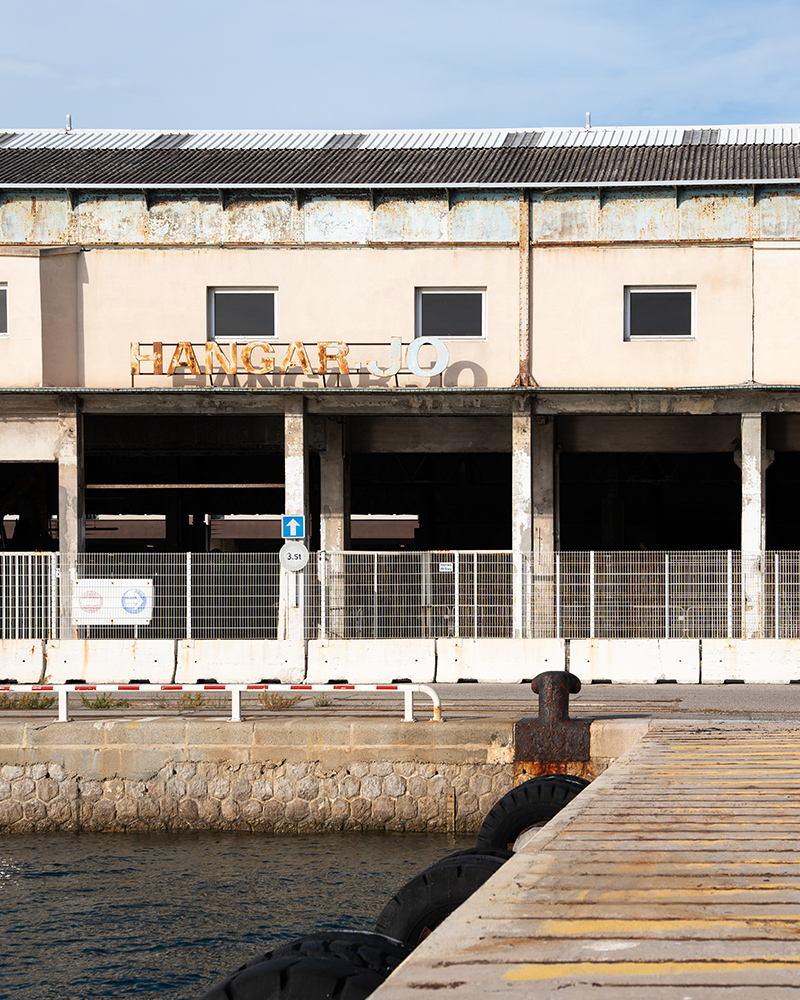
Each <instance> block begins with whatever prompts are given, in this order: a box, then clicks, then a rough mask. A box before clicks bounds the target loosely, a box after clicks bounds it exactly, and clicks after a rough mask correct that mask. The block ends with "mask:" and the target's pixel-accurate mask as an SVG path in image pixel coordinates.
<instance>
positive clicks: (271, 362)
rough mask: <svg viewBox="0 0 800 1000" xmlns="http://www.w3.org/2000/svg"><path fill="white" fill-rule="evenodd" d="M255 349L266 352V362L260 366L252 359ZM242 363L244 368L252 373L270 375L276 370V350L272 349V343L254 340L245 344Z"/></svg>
mask: <svg viewBox="0 0 800 1000" xmlns="http://www.w3.org/2000/svg"><path fill="white" fill-rule="evenodd" d="M255 350H261V351H263V352H264V363H263V364H262V365H261V367H260V368H256V366H255V365H254V364H253V362H252V360H251V358H252V354H253V351H255ZM242 365H243V366H244V370H245V371H247V372H250V374H251V375H269V373H270V372H273V371H274V370H275V352H274V351H273V350H272V344H266V343H265V342H264V341H263V340H254V341H252V342H251V343H249V344H245V345H244V347H243V348H242Z"/></svg>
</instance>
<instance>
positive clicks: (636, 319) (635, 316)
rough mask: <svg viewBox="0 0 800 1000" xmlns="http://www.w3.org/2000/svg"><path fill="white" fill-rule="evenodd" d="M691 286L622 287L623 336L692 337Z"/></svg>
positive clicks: (631, 338) (626, 337) (692, 300)
mask: <svg viewBox="0 0 800 1000" xmlns="http://www.w3.org/2000/svg"><path fill="white" fill-rule="evenodd" d="M694 300H695V289H694V288H691V287H690V288H676V287H666V286H662V287H648V288H644V287H643V288H626V289H625V339H626V340H646V339H649V340H661V339H664V340H674V339H683V340H687V339H691V338H692V337H694V314H695V308H694Z"/></svg>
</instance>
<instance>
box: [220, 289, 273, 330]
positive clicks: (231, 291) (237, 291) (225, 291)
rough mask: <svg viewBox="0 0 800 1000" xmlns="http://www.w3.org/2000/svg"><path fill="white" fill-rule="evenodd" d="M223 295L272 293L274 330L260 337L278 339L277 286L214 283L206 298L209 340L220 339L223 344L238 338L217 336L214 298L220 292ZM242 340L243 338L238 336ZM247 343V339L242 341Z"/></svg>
mask: <svg viewBox="0 0 800 1000" xmlns="http://www.w3.org/2000/svg"><path fill="white" fill-rule="evenodd" d="M220 292H221V293H222V294H223V295H240V294H242V293H245V292H246V293H248V294H251V295H252V294H253V293H256V294H259V295H271V296H272V298H273V310H274V311H273V319H274V322H273V332H272V334H271V335H268V334H265V335H263V336H261V337H259V339H261V340H277V339H278V289H277V286H276V287H271V286H269V285H214V286H211V287H209V288H208V296H207V300H206V303H207V304H206V316H207V321H208V323H207V336H208V339H209V340H213V341H217V340H218V341H219V343H221V344H231V343H234V342H235V341H236V340H237V338H235V337H222V338H221V339H220V338H218V337H217V332H216V330H215V329H214V316H215V310H214V300H215V298H216V296H217V294H218V293H220ZM238 339H239V340H242V338H238ZM242 342H243V343H246V341H242Z"/></svg>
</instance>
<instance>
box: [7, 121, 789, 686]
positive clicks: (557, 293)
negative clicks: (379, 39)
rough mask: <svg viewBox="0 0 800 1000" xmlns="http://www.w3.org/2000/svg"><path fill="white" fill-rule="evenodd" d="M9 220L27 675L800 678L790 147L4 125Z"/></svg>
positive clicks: (752, 142) (11, 639)
mask: <svg viewBox="0 0 800 1000" xmlns="http://www.w3.org/2000/svg"><path fill="white" fill-rule="evenodd" d="M0 195H1V197H0V463H1V464H0V525H2V536H1V537H0V542H2V545H3V549H4V554H3V555H2V557H0V558H1V559H2V567H3V573H2V581H0V582H2V593H0V606H2V608H1V611H0V613H1V614H2V620H1V621H0V625H1V626H2V628H0V639H2V640H3V643H4V646H3V648H4V649H8V650H11V651H12V652H9V653H8V656H12V655H13V656H17V655H18V647H17V646H15V645H14V643H20V642H21V643H28V644H31V643H33V645H32V646H31V649H32V650H33V653H32V654H31V655H33V657H34V661H35V662H38V660H36V657H38V656H39V652H38V649H39V646H36V643H39V644H40V645H41V650H42V653H41V655H42V658H43V663H44V661H45V660H46V659H47V657H48V656H49V655H50V656H51V657H53V661H52V662H51V663H50V665H49V668H48V676H53V675H54V670H55V660H56V659H57V656H58V655H60V654H57V653H54V652H52V651H54V650H55V651H57V650H69V649H72V648H73V647H74V649H76V650H77V649H79V648H80V650H82V652H81V654H80V655H81V656H83V655H84V653H85V651H86V650H87V649H90V650H91V649H99V648H100V646H99V645H98V643H102V642H117V643H125V644H127V645H125V649H127V650H129V651H130V650H133V652H131V653H130V655H131V656H137V657H139V658H140V659H141V658H142V657H144V660H142V662H147V663H150V662H151V661H150V660H148V659H147V657H148V656H150V655H151V652H152V650H154V649H155V648H156V646H155V644H157V643H160V644H161V645H160V646H159V649H161V650H162V651H161V652H160V653H159V654H158V656H159V657H160V658H161V659H160V661H159V662H160V663H161V667H164V663H165V662H166V660H168V659H169V653H168V651H167V652H166V653H165V652H164V649H167V650H168V648H169V647H167V646H164V644H165V643H172V648H174V649H175V650H177V651H176V652H175V654H174V665H175V669H176V670H178V671H180V670H181V669H183V670H184V676H187V677H188V676H190V675H191V674H192V671H193V670H195V668H196V670H195V672H197V671H200V669H201V660H202V656H207V657H210V659H209V660H207V661H202V662H204V663H205V662H207V663H208V664H211V665H210V666H209V667H208V670H207V671H206V672H215V673H222V672H224V670H223V666H221V665H220V663H222V661H223V660H224V662H225V663H228V664H229V667H226V668H225V669H229V674H230V675H231V676H232V675H233V673H236V671H239V674H240V675H241V674H242V672H243V671H244V672H245V673H247V675H248V676H247V677H244V676H240V677H239V679H249V677H250V675H251V674H254V675H255V676H260V675H261V674H262V673H264V672H265V671H268V669H269V664H272V665H273V667H274V670H276V671H278V672H279V673H280V671H281V670H285V672H286V676H291V677H293V678H298V677H310V676H311V675H312V673H314V671H316V673H314V676H316V677H319V676H322V675H324V674H326V673H328V672H330V673H332V674H333V675H336V673H337V668H338V669H339V670H344V671H346V675H347V676H355V675H360V676H364V677H369V678H370V679H371V680H383V679H385V677H386V676H387V675H391V674H397V673H400V674H404V675H409V676H410V675H414V677H415V679H423V680H429V679H434V678H436V679H440V680H442V679H457V678H466V677H475V678H478V679H482V680H484V679H492V678H497V679H507V680H514V679H519V678H520V677H522V676H532V675H533V674H534V673H536V672H537V669H538V668H539V667H541V666H542V664H549V665H557V666H560V665H564V663H565V662H566V657H567V655H569V658H570V660H569V662H570V663H571V664H572V667H573V669H575V670H576V672H578V673H579V674H582V675H583V676H586V677H595V679H605V678H608V679H612V680H613V679H628V680H641V681H646V680H657V679H659V680H675V679H683V680H692V681H695V680H700V679H702V680H704V681H708V680H725V679H765V680H790V679H795V678H800V661H798V663H797V666H796V667H795V665H794V664H795V662H796V661H795V653H794V644H793V640H794V639H795V637H796V636H798V635H800V557H798V551H800V520H799V519H798V517H797V514H796V510H797V500H796V497H797V486H798V483H800V351H798V348H797V344H798V342H799V341H800V318H798V311H797V308H796V305H795V296H794V290H795V287H796V286H797V283H798V277H799V276H800V126H797V125H785V126H757V127H756V126H741V127H719V128H708V127H703V128H695V127H680V128H664V127H660V128H591V127H586V128H580V129H524V128H523V129H484V130H473V131H469V130H457V131H431V130H428V131H411V130H409V131H374V132H369V131H365V132H332V131H318V132H303V131H283V132H262V131H247V132H207V131H206V132H202V131H196V132H190V131H186V132H161V131H82V130H73V129H69V130H23V129H19V130H14V129H8V130H6V131H3V132H0ZM284 513H285V514H292V515H304V516H305V518H306V524H307V530H306V540H307V542H308V547H309V549H310V550H311V561H310V562H309V564H308V567H306V568H305V569H304V570H302V571H301V572H300V573H292V572H289V571H285V570H281V569H280V568H279V566H278V560H277V553H278V550H279V549H280V547H281V545H282V540H281V517H280V516H281V514H284ZM92 581H94V584H93V583H92ZM114 581H119V584H118V585H119V586H124V585H125V581H127V582H129V583H130V582H131V581H140V582H142V581H146V586H145V585H144V583H143V584H142V586H141V587H140V588H139V590H141V592H142V593H143V594H144V597H143V598H142V600H143V601H144V603H145V605H146V608H145V610H144V611H142V613H141V616H140V617H138V618H137V614H138V612H137V613H134V612H130V614H131V615H132V617H130V618H129V619H126V618H125V614H124V612H127V611H128V610H129V609H126V606H125V604H124V603H123V604H122V605H119V603H117V604H115V605H113V606H114V608H116V610H115V611H114V613H113V614H112V613H111V611H109V608H111V606H112V604H113V600H115V599H114V598H113V597H112V596H109V595H110V594H111V590H109V589H108V588H111V589H112V590H113V587H114V586H115V584H114ZM104 588H105V589H104ZM128 589H130V588H128ZM87 593H92V594H94V595H95V596H94V597H93V598H87V597H86V594H87ZM93 601H95V602H98V601H99V602H100V604H97V606H94V605H93V604H92V602H93ZM104 602H105V603H104ZM109 602H111V603H109ZM101 604H104V609H103V610H101V608H100V605H101ZM143 606H144V605H143ZM120 607H121V608H122V611H120V610H119V609H120ZM93 615H94V616H95V618H93V617H92V616H93ZM120 616H121V617H120ZM145 640H149V644H148V643H146V642H145ZM400 641H402V642H403V643H404V644H405V645H404V646H403V649H406V650H408V649H412V652H411V653H407V652H405V653H403V654H402V655H401V656H400V660H402V661H403V663H400V662H398V654H397V650H398V648H399V647H398V646H397V645H396V644H397V643H398V642H400ZM412 641H413V643H415V644H416V645H413V646H412V647H408V645H407V643H408V642H412ZM203 643H205V644H206V646H205V647H204V648H205V649H207V650H209V651H208V652H204V653H203V654H202V656H201V654H200V653H193V652H192V650H198V649H199V648H200V644H203ZM242 643H245V644H247V646H246V650H244V652H243V647H241V645H237V644H242ZM764 643H767V646H766V647H765V646H764V645H763V644H764ZM211 644H213V651H211V650H212V645H211ZM365 644H366V645H365ZM381 644H383V645H381ZM393 644H394V645H393ZM510 644H513V646H512V645H510ZM223 646H224V647H225V650H226V651H225V650H222V647H223ZM144 647H147V648H148V649H149V650H150V651H151V652H145V653H142V652H141V650H142V649H143V648H144ZM290 647H291V650H294V652H291V651H289V650H290ZM767 647H768V648H769V650H770V653H769V656H770V657H771V658H772V661H773V662H774V663H775V664H777V665H776V666H775V667H774V669H773V668H772V667H770V668H765V667H763V666H760V665H759V664H760V663H761V660H763V653H758V655H757V656H756V654H755V650H763V649H765V648H767ZM120 648H122V647H121V646H120ZM48 649H49V650H50V653H48ZM367 649H369V650H370V652H369V653H366V652H365V650H367ZM14 650H16V652H13V651H14ZM276 650H278V652H276ZM281 650H282V651H283V652H281ZM298 650H299V652H298ZM381 650H384V652H381ZM620 650H622V652H620ZM287 651H289V652H287ZM612 654H613V655H612ZM71 655H72V653H70V654H69V656H71ZM75 655H76V656H77V655H78V653H75ZM86 655H88V654H86ZM126 655H127V654H126ZM153 655H155V654H153ZM64 656H65V658H64V660H63V672H69V671H70V670H71V669H73V668H72V662H73V661H71V660H69V656H67V655H66V654H64ZM182 656H183V659H181V657H182ZM192 657H194V659H192ZM220 657H222V660H219V658H220ZM225 657H228V659H227V660H226V659H225ZM243 657H244V659H242V658H243ZM314 657H316V658H317V659H314ZM214 658H217V659H214ZM231 658H232V659H231ZM253 658H254V659H253ZM251 660H252V661H253V662H252V664H251ZM312 660H313V662H314V664H316V666H314V669H313V670H312ZM301 661H302V662H301ZM137 662H138V661H137ZM243 662H245V663H247V664H249V665H248V667H247V669H246V670H245V668H243V667H242V666H241V664H242V663H243ZM290 662H291V664H292V666H291V669H290V667H289V666H288V664H289V663H290ZM405 663H408V664H410V665H407V666H406V665H404V664H405ZM181 664H183V666H181ZM214 664H216V667H215V666H214ZM230 664H234V665H233V666H230ZM237 664H238V665H237ZM151 666H152V664H151ZM217 668H218V669H217ZM2 669H3V670H4V671H10V669H11V668H10V667H6V666H2ZM31 669H33V668H31ZM42 669H44V666H43V668H42ZM59 669H60V668H59ZM126 669H127V668H126ZM130 669H131V671H132V670H133V669H134V668H133V666H131V668H130ZM137 669H139V668H137ZM141 669H149V668H144V667H142V668H141ZM164 669H166V667H164ZM154 671H155V667H153V668H152V670H149V672H154ZM55 672H56V673H58V671H57V670H56V671H55ZM73 672H74V670H73ZM174 673H175V671H174V670H173V675H174ZM740 675H741V676H740Z"/></svg>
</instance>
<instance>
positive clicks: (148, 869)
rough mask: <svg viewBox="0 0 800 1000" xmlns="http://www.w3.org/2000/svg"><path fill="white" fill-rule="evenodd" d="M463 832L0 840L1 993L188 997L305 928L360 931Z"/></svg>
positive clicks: (37, 997)
mask: <svg viewBox="0 0 800 1000" xmlns="http://www.w3.org/2000/svg"><path fill="white" fill-rule="evenodd" d="M473 843H474V839H473V838H470V837H456V838H454V837H446V836H424V835H411V834H404V835H400V834H396V835H392V834H365V833H350V834H335V833H331V834H319V835H316V834H308V835H303V836H295V837H278V836H255V835H237V834H215V833H181V834H124V835H113V834H106V835H103V834H99V835H93V834H81V835H80V836H73V835H70V834H35V835H30V836H18V837H5V838H2V839H0V1000H7V998H12V997H13V998H19V1000H23V998H24V1000H89V998H94V997H115V998H117V997H119V998H128V997H136V998H140V1000H145V998H152V1000H156V998H157V1000H192V998H195V997H199V996H201V995H202V994H203V992H204V991H205V990H206V989H208V988H209V987H210V986H212V985H213V984H214V983H215V982H217V981H218V980H220V979H222V978H223V977H224V976H226V975H227V974H228V973H230V972H232V971H233V970H234V969H235V968H237V967H238V966H239V965H241V964H242V963H243V962H245V961H247V960H248V959H250V958H253V957H255V956H256V955H258V954H260V953H261V952H264V951H268V950H269V949H270V948H271V947H274V946H275V945H277V944H280V943H284V942H288V941H291V940H292V939H294V938H296V937H300V936H302V935H303V934H305V933H310V932H311V931H315V930H331V929H335V928H351V929H365V930H366V929H371V927H372V925H373V924H374V922H375V919H376V917H377V916H378V914H379V913H380V911H381V909H382V908H383V905H384V903H385V902H386V901H387V900H388V898H389V897H390V896H391V895H392V894H393V893H394V892H395V891H396V890H397V889H398V888H399V887H400V886H401V885H403V884H404V883H405V882H407V881H408V879H410V878H412V877H413V876H414V875H416V874H417V872H419V871H420V870H421V869H422V868H424V867H426V866H427V865H428V864H430V863H431V862H432V861H435V860H437V859H438V858H440V857H443V856H444V855H445V854H448V853H450V852H451V851H454V850H458V849H460V848H463V847H470V846H472V844H473Z"/></svg>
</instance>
